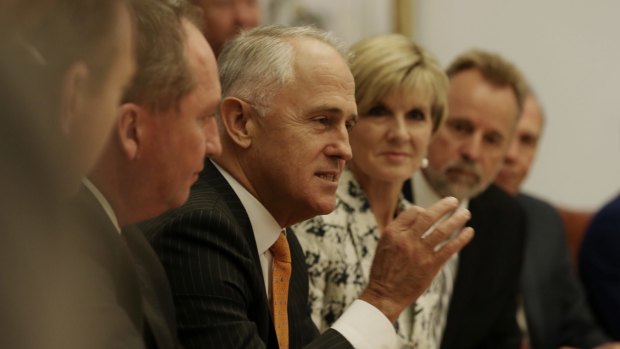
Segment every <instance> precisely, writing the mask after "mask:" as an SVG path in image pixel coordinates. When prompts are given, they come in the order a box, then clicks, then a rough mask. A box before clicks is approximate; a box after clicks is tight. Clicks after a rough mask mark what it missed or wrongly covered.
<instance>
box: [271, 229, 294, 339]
mask: <svg viewBox="0 0 620 349" xmlns="http://www.w3.org/2000/svg"><path fill="white" fill-rule="evenodd" d="M269 251H270V252H271V255H272V256H273V267H272V268H273V269H272V272H271V291H272V295H271V306H272V307H271V308H272V309H273V324H274V326H275V328H276V335H277V336H278V343H279V344H280V349H288V308H287V303H288V284H289V280H290V278H291V251H290V249H289V247H288V241H287V240H286V235H284V233H283V232H282V233H280V236H279V237H278V240H276V242H275V243H274V244H273V246H271V248H270V249H269Z"/></svg>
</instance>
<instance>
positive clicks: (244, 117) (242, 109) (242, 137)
mask: <svg viewBox="0 0 620 349" xmlns="http://www.w3.org/2000/svg"><path fill="white" fill-rule="evenodd" d="M257 116H258V115H257V114H256V112H255V111H254V110H253V109H252V106H250V104H248V103H247V102H245V101H242V100H240V99H239V98H235V97H226V98H224V100H223V101H222V102H221V104H220V118H221V121H222V125H223V126H224V130H225V132H226V133H227V134H228V137H230V139H232V141H233V142H235V143H236V144H237V145H239V146H240V147H242V148H249V147H250V146H251V145H252V137H253V133H254V130H255V128H256V125H255V123H256V120H255V118H256V117H257Z"/></svg>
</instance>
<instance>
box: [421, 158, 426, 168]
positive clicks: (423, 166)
mask: <svg viewBox="0 0 620 349" xmlns="http://www.w3.org/2000/svg"><path fill="white" fill-rule="evenodd" d="M420 167H422V168H427V167H428V159H427V158H424V159H422V162H421V163H420Z"/></svg>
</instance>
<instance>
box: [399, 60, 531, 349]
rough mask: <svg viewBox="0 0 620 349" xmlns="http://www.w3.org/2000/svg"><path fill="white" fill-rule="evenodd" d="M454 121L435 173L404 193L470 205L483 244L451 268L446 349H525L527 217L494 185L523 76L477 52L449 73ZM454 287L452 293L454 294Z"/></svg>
mask: <svg viewBox="0 0 620 349" xmlns="http://www.w3.org/2000/svg"><path fill="white" fill-rule="evenodd" d="M447 73H448V76H449V77H450V89H449V91H448V110H449V115H448V117H447V119H446V121H445V123H444V125H443V126H442V127H441V128H440V129H439V130H438V132H437V134H436V135H435V137H434V139H433V140H432V141H431V144H430V146H429V150H428V166H426V167H425V168H423V170H422V173H418V174H416V175H415V176H414V178H413V180H412V184H413V192H412V191H411V187H409V188H407V187H405V189H404V194H405V195H409V196H412V194H413V197H414V198H415V203H416V204H419V205H421V206H424V207H426V206H428V205H430V204H432V203H434V202H436V201H437V200H438V199H439V198H441V197H443V196H447V195H452V196H455V197H457V198H458V199H460V200H461V205H463V206H469V209H470V211H471V213H472V219H471V221H470V222H469V225H470V226H471V227H473V228H474V229H475V230H476V237H475V238H474V239H473V241H472V242H471V243H470V244H469V245H468V246H466V247H465V248H464V249H463V250H462V251H461V252H460V253H459V254H458V256H455V257H454V258H452V259H451V260H450V261H448V263H446V265H445V266H444V268H443V270H442V273H444V274H445V275H447V276H449V282H448V284H449V287H448V288H447V289H446V292H445V294H444V299H443V303H444V304H443V306H444V309H447V311H446V313H445V315H444V318H443V319H439V320H438V321H444V322H445V331H444V336H443V339H442V343H441V348H444V349H449V348H459V349H464V348H465V349H466V348H489V349H490V348H493V349H497V348H518V347H519V343H520V333H519V329H518V327H517V324H516V318H515V313H516V302H517V291H518V280H519V279H518V277H519V271H520V264H521V258H522V245H523V234H524V217H523V212H522V210H521V209H520V207H519V206H518V204H517V203H516V202H515V201H514V200H512V199H511V198H510V197H509V196H508V195H507V194H506V193H504V192H503V191H502V190H500V189H498V188H497V187H495V186H493V185H490V184H491V183H492V181H493V179H494V178H495V175H496V174H497V172H498V171H499V169H500V167H501V164H502V160H503V158H504V154H505V153H506V151H507V149H508V146H509V145H510V139H511V137H512V133H513V130H514V127H515V125H516V122H517V118H518V116H519V113H520V110H521V105H522V103H523V94H524V92H523V91H524V82H523V78H522V77H521V74H520V73H519V71H518V70H517V69H516V68H515V67H514V66H513V65H512V64H510V63H509V62H507V61H506V60H504V59H503V58H502V57H500V56H498V55H496V54H493V53H490V52H485V51H479V50H473V51H469V52H466V53H464V54H462V55H460V56H459V57H457V58H456V59H455V61H454V62H453V63H452V64H451V65H450V67H449V68H448V70H447ZM450 286H453V287H450Z"/></svg>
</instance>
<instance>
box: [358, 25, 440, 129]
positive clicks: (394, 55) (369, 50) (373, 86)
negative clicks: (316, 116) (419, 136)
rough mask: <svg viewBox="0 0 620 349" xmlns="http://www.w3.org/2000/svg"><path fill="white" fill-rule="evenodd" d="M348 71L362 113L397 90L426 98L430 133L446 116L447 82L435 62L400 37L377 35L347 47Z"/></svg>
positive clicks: (417, 47) (420, 48)
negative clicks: (351, 74) (428, 99)
mask: <svg viewBox="0 0 620 349" xmlns="http://www.w3.org/2000/svg"><path fill="white" fill-rule="evenodd" d="M349 67H350V68H351V72H352V73H353V77H354V79H355V100H356V101H357V108H358V111H359V113H360V114H364V113H366V112H367V111H368V110H369V109H370V108H371V107H372V106H373V105H375V104H376V103H377V102H379V101H380V100H381V99H382V98H384V97H385V96H386V95H387V94H389V93H391V92H392V91H394V90H397V89H405V90H411V91H412V93H426V94H427V95H429V96H430V99H431V100H430V102H431V120H432V122H433V133H434V132H436V131H437V129H438V128H439V126H440V125H441V123H442V122H443V120H444V119H445V117H446V114H447V109H448V108H447V93H448V84H449V82H448V78H447V76H446V74H445V73H444V72H443V70H442V69H441V67H440V66H439V64H438V63H437V61H436V60H435V58H434V57H433V56H432V55H431V54H430V53H429V52H428V51H426V50H424V49H423V48H422V47H420V46H419V45H417V44H416V43H414V42H412V41H411V40H410V39H408V38H407V37H406V36H404V35H401V34H387V35H378V36H373V37H369V38H366V39H364V40H361V41H359V42H358V43H356V44H355V45H353V46H352V47H351V56H350V59H349Z"/></svg>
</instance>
